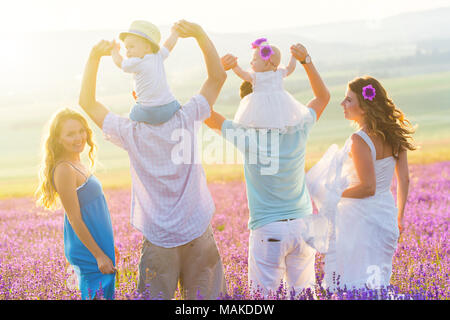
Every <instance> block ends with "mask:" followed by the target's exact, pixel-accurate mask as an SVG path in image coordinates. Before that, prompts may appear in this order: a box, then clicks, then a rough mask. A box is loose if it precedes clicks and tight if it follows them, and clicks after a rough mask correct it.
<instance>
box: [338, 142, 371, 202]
mask: <svg viewBox="0 0 450 320" xmlns="http://www.w3.org/2000/svg"><path fill="white" fill-rule="evenodd" d="M351 153H352V159H353V163H354V165H355V169H356V174H357V175H358V178H359V181H360V182H359V184H357V185H355V186H352V187H350V188H347V189H346V190H344V192H343V193H342V197H343V198H356V199H362V198H367V197H370V196H373V195H374V194H375V190H376V183H377V181H376V178H375V167H374V163H373V159H372V153H371V152H370V148H369V146H368V145H367V143H366V142H365V141H364V140H363V139H362V138H361V137H360V136H359V135H357V134H353V135H352V148H351Z"/></svg>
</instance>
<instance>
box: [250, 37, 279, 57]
mask: <svg viewBox="0 0 450 320" xmlns="http://www.w3.org/2000/svg"><path fill="white" fill-rule="evenodd" d="M252 48H253V49H256V48H259V55H260V56H261V59H263V60H265V61H267V60H269V59H270V56H271V55H273V54H274V52H273V50H272V47H271V46H270V45H269V43H268V42H267V39H266V38H259V39H256V40H255V41H253V42H252Z"/></svg>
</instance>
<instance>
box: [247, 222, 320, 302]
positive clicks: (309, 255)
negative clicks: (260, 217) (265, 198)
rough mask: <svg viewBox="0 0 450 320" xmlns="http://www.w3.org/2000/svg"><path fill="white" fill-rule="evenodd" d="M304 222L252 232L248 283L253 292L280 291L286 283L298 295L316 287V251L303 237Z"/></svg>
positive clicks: (277, 225) (266, 226)
mask: <svg viewBox="0 0 450 320" xmlns="http://www.w3.org/2000/svg"><path fill="white" fill-rule="evenodd" d="M300 223H301V219H295V220H290V221H276V222H272V223H269V224H266V225H264V226H262V227H260V228H258V229H255V230H251V231H250V241H249V254H248V281H249V286H250V288H251V290H252V292H255V291H256V290H257V289H259V290H260V292H261V290H262V293H263V294H264V295H267V294H268V292H269V291H273V292H276V291H277V290H278V288H279V287H280V285H281V283H282V281H283V282H284V283H283V286H284V288H286V285H287V288H288V290H291V289H292V288H293V289H294V290H295V292H296V294H298V293H299V292H300V291H301V290H302V289H304V288H312V287H313V286H314V284H315V270H314V261H315V253H316V251H315V250H314V249H313V248H311V247H310V246H309V245H308V244H306V242H305V241H304V240H303V239H302V237H301V236H300V232H299V229H300ZM258 286H259V288H258ZM288 292H289V291H288Z"/></svg>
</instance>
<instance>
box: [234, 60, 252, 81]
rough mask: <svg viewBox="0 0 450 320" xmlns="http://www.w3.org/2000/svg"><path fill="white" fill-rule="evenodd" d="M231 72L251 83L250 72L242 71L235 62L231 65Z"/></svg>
mask: <svg viewBox="0 0 450 320" xmlns="http://www.w3.org/2000/svg"><path fill="white" fill-rule="evenodd" d="M233 72H234V73H235V74H236V75H237V76H238V77H239V78H241V79H242V80H244V81H248V82H252V83H253V79H252V76H251V75H250V72H247V71H244V70H243V69H242V68H241V67H240V66H239V65H238V64H237V63H236V66H235V67H233Z"/></svg>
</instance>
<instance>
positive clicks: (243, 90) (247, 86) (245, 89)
mask: <svg viewBox="0 0 450 320" xmlns="http://www.w3.org/2000/svg"><path fill="white" fill-rule="evenodd" d="M239 89H240V91H239V95H240V96H241V99H242V98H244V97H245V96H246V95H248V94H250V93H252V92H253V86H252V84H251V82H248V81H244V82H242V84H241V87H240V88H239Z"/></svg>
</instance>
